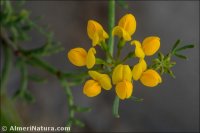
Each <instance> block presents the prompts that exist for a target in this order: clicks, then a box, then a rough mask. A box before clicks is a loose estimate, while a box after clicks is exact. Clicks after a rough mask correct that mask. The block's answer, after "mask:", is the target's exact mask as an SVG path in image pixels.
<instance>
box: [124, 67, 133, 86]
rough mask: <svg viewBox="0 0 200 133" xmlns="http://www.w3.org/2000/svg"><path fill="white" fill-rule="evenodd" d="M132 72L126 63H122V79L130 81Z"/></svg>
mask: <svg viewBox="0 0 200 133" xmlns="http://www.w3.org/2000/svg"><path fill="white" fill-rule="evenodd" d="M131 79H132V72H131V69H130V67H129V66H128V65H123V80H127V81H129V82H131Z"/></svg>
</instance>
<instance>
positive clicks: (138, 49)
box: [131, 40, 145, 58]
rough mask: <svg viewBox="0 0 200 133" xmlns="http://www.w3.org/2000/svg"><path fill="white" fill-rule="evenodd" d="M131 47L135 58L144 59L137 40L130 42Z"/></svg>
mask: <svg viewBox="0 0 200 133" xmlns="http://www.w3.org/2000/svg"><path fill="white" fill-rule="evenodd" d="M131 44H132V45H135V56H136V57H138V58H144V57H145V53H144V51H143V49H142V45H141V43H140V42H139V41H137V40H133V41H132V42H131Z"/></svg>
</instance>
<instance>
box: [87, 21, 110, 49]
mask: <svg viewBox="0 0 200 133" xmlns="http://www.w3.org/2000/svg"><path fill="white" fill-rule="evenodd" d="M87 33H88V36H89V38H90V39H91V40H92V45H93V46H96V45H97V44H100V43H101V41H104V40H105V39H107V38H108V34H107V33H106V32H105V31H104V29H103V27H102V26H101V25H100V24H99V23H98V22H96V21H94V20H89V21H88V24H87Z"/></svg>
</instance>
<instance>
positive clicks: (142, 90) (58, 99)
mask: <svg viewBox="0 0 200 133" xmlns="http://www.w3.org/2000/svg"><path fill="white" fill-rule="evenodd" d="M127 3H128V4H129V9H128V10H127V9H123V8H121V7H120V6H119V5H118V4H117V5H116V23H117V21H118V20H119V19H120V17H121V16H123V15H124V14H126V13H132V14H134V16H135V17H136V21H137V30H136V33H135V34H134V35H133V36H132V38H133V39H138V40H140V41H142V40H143V39H144V38H145V37H146V36H150V35H157V36H159V37H160V38H161V49H160V50H161V51H162V52H164V53H166V52H168V51H169V50H170V48H171V47H172V45H173V43H174V42H175V41H176V40H177V39H181V40H182V42H183V43H184V44H190V43H194V44H195V48H194V49H192V50H188V51H185V53H184V54H185V55H188V57H189V60H187V61H184V60H180V59H177V58H176V57H174V60H175V61H176V62H177V65H176V66H175V67H174V68H173V71H174V73H175V75H176V79H172V78H171V77H170V76H168V75H164V76H163V84H161V85H159V86H157V87H155V88H147V87H144V86H142V85H141V84H140V83H138V82H137V83H135V84H134V88H135V90H134V93H133V95H134V96H136V97H141V98H144V101H143V102H142V103H136V102H134V101H131V100H125V101H121V102H120V112H119V113H120V116H121V118H120V119H116V118H114V117H113V116H112V102H113V100H114V89H112V91H110V92H107V91H103V92H102V93H101V94H100V95H99V96H97V97H94V98H88V97H86V96H85V95H84V94H83V93H82V86H77V87H76V88H73V90H72V91H73V94H74V99H75V102H76V103H77V104H78V105H83V106H91V107H92V109H93V110H92V111H91V112H90V113H81V114H77V117H78V118H80V119H81V120H83V121H84V122H85V123H86V127H85V128H77V127H73V128H72V131H113V132H114V131H124V132H128V131H129V132H131V131H132V132H139V131H140V132H145V131H149V132H150V131H151V132H155V131H158V132H161V131H162V132H164V131H173V132H175V131H179V132H183V131H187V132H194V131H196V132H197V131H199V1H128V2H127ZM107 5H108V2H107V1H84V2H83V1H27V2H26V4H25V8H26V9H28V10H30V11H31V17H32V18H35V17H37V16H43V19H42V20H41V21H40V23H41V24H42V25H49V26H50V29H51V30H52V31H54V33H55V38H56V40H58V41H60V42H61V43H62V44H63V46H64V47H65V51H64V52H61V53H59V54H56V55H55V56H52V57H49V58H46V60H48V61H49V62H50V63H51V64H53V65H55V66H57V67H58V68H60V69H63V70H68V71H76V70H77V69H78V67H75V66H73V65H72V64H70V62H69V61H68V59H67V58H66V53H67V51H69V49H71V48H74V47H80V46H81V47H84V48H86V49H88V48H89V47H91V41H90V40H89V38H88V36H87V31H86V26H87V21H88V20H89V19H94V20H97V21H98V22H100V23H101V24H102V25H103V27H104V29H105V30H106V31H107V30H108V29H107V28H108V27H107V22H108V15H107V12H108V11H107V8H108V7H107ZM30 35H31V36H32V41H31V42H30V43H28V44H23V45H24V46H25V47H27V48H34V47H37V46H39V45H40V44H41V43H42V42H43V39H42V38H41V37H40V36H39V35H38V34H36V33H35V32H31V33H30ZM97 52H98V51H97ZM125 52H126V50H124V53H123V54H124V55H125ZM100 55H101V54H99V56H100ZM148 59H150V58H149V57H148V58H147V60H148ZM129 63H130V64H133V63H136V62H134V61H130V62H129ZM29 70H30V71H31V73H39V74H40V75H42V76H44V77H47V78H48V80H49V82H48V83H46V84H37V83H34V82H30V83H29V88H28V89H29V90H30V91H31V92H32V93H33V95H34V96H35V97H36V102H35V103H34V104H31V105H28V104H25V103H21V102H18V104H17V108H18V110H19V112H20V116H21V118H22V119H23V122H24V124H25V125H26V126H29V125H38V126H41V125H43V126H65V122H66V119H67V118H68V111H67V103H66V96H65V94H64V90H63V89H62V88H61V87H60V85H59V83H58V81H57V80H56V78H54V77H52V76H50V75H48V74H47V73H45V72H42V71H38V70H36V69H33V68H30V69H29ZM11 77H12V78H11V80H10V82H9V86H8V89H9V92H10V94H13V93H14V92H15V91H16V89H17V88H16V86H18V85H19V80H20V77H19V73H18V72H17V71H15V70H13V72H12V76H11Z"/></svg>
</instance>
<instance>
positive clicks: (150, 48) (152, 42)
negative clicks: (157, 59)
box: [142, 36, 160, 56]
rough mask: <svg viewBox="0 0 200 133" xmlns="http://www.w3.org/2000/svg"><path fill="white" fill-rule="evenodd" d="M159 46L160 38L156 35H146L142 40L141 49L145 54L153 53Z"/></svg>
mask: <svg viewBox="0 0 200 133" xmlns="http://www.w3.org/2000/svg"><path fill="white" fill-rule="evenodd" d="M159 48H160V38H159V37H156V36H150V37H146V38H145V39H144V40H143V42H142V49H143V51H144V53H145V55H147V56H151V55H153V54H155V53H156V52H157V51H158V49H159Z"/></svg>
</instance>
